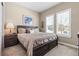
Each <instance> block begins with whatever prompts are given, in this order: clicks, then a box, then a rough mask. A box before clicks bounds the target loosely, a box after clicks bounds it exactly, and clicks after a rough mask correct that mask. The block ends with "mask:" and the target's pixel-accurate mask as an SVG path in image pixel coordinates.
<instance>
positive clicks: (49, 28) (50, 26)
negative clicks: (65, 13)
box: [46, 15, 54, 33]
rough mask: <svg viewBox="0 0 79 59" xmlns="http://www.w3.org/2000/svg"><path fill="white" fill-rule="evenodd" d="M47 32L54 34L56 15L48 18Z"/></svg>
mask: <svg viewBox="0 0 79 59" xmlns="http://www.w3.org/2000/svg"><path fill="white" fill-rule="evenodd" d="M46 32H47V33H54V15H51V16H47V17H46Z"/></svg>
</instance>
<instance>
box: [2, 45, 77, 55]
mask: <svg viewBox="0 0 79 59" xmlns="http://www.w3.org/2000/svg"><path fill="white" fill-rule="evenodd" d="M77 55H78V51H77V49H75V48H71V47H67V46H64V45H60V44H59V45H58V46H57V47H55V48H54V49H52V50H50V51H49V52H48V53H47V54H45V56H77ZM3 56H26V51H24V50H23V48H22V47H21V46H20V45H19V44H18V45H16V46H12V47H9V48H5V49H4V50H3Z"/></svg>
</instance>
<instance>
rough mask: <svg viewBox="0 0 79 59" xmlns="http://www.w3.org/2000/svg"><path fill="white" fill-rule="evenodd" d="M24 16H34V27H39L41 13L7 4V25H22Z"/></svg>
mask: <svg viewBox="0 0 79 59" xmlns="http://www.w3.org/2000/svg"><path fill="white" fill-rule="evenodd" d="M23 15H25V16H32V21H33V22H32V23H33V24H32V25H37V26H39V13H37V12H35V11H32V10H29V9H27V8H25V7H22V6H19V5H14V4H11V3H10V2H6V3H5V19H4V20H5V23H8V22H11V23H13V24H14V25H22V24H23V19H22V17H23Z"/></svg>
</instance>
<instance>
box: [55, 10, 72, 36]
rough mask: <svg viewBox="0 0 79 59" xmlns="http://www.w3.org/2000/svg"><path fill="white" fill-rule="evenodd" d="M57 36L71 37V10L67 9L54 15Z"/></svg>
mask: <svg viewBox="0 0 79 59" xmlns="http://www.w3.org/2000/svg"><path fill="white" fill-rule="evenodd" d="M56 19H57V34H58V35H60V36H65V37H71V9H67V10H64V11H61V12H58V13H57V14H56Z"/></svg>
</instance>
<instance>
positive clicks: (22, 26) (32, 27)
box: [17, 25, 38, 33]
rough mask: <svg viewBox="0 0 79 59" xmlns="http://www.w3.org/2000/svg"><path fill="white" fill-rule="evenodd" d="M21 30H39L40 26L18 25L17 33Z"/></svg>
mask: <svg viewBox="0 0 79 59" xmlns="http://www.w3.org/2000/svg"><path fill="white" fill-rule="evenodd" d="M19 28H24V29H28V28H30V29H36V28H38V26H24V25H17V33H18V29H19Z"/></svg>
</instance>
